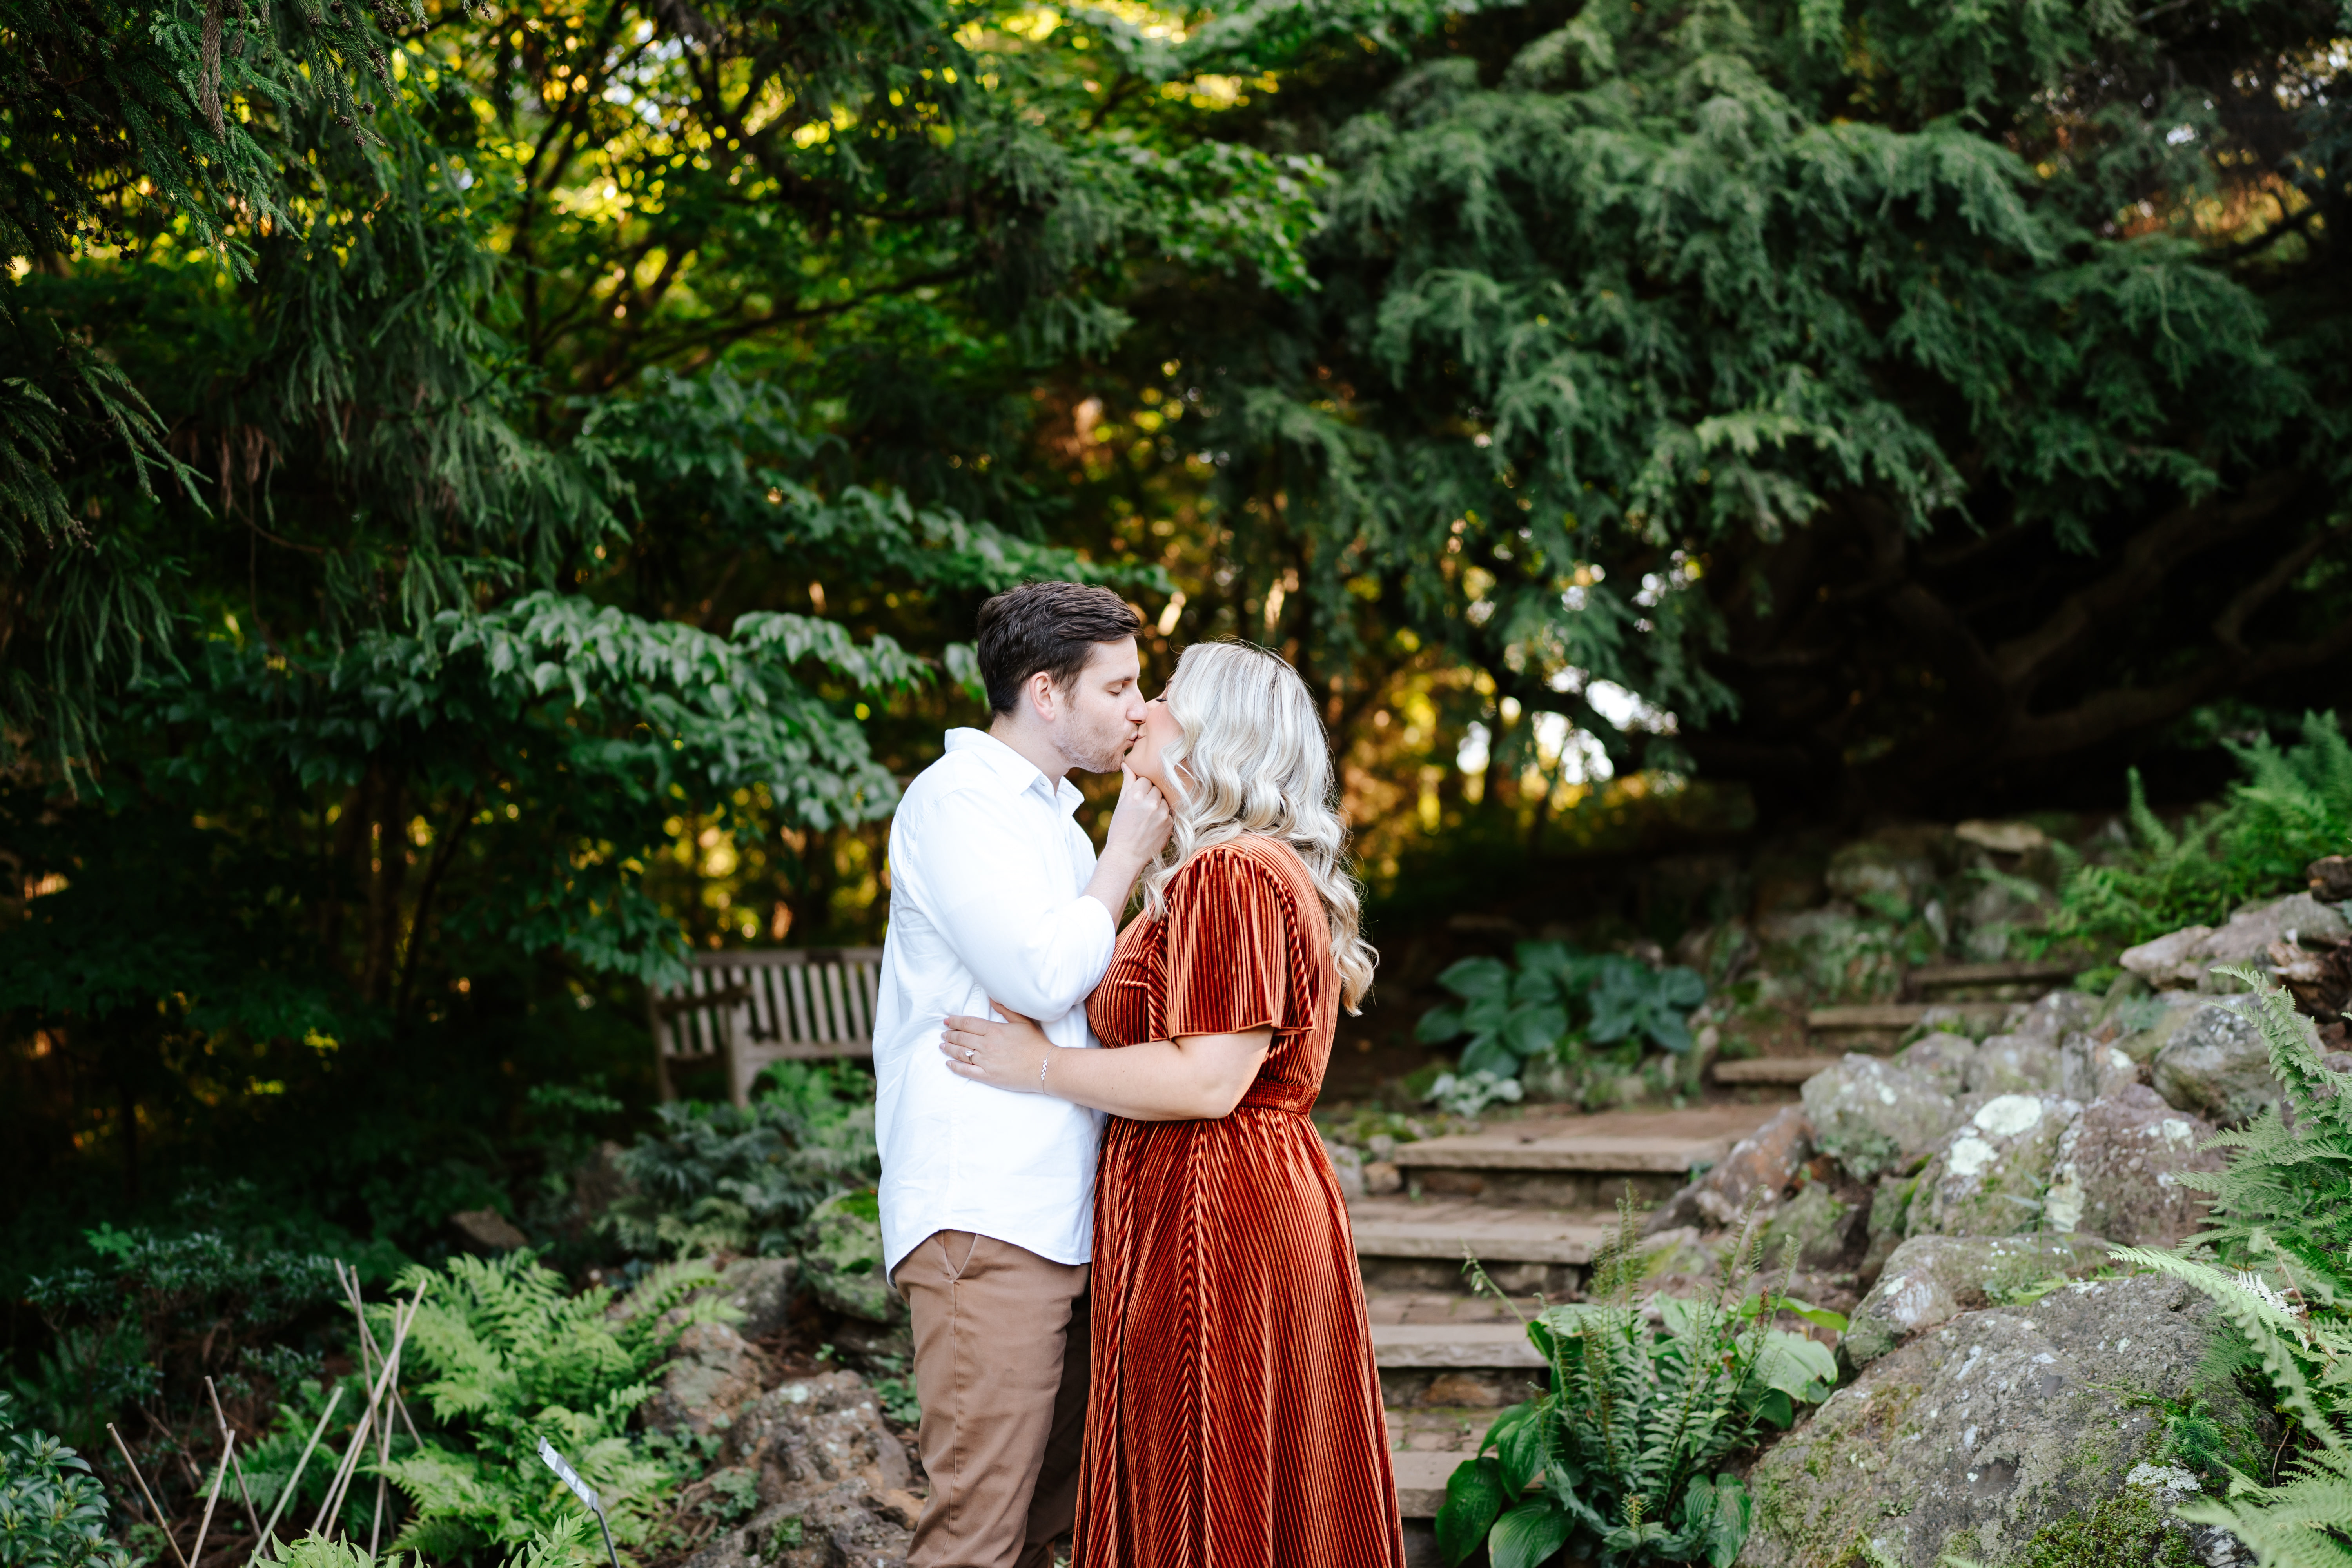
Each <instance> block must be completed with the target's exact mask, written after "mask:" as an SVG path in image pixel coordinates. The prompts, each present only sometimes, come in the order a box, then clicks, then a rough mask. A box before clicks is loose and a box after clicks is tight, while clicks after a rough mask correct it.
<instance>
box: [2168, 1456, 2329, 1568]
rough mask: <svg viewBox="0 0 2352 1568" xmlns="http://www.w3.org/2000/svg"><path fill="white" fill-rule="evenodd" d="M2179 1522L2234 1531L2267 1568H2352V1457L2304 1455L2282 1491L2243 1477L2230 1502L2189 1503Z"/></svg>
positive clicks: (2232, 1491) (2237, 1483)
mask: <svg viewBox="0 0 2352 1568" xmlns="http://www.w3.org/2000/svg"><path fill="white" fill-rule="evenodd" d="M2180 1517H2181V1518H2183V1519H2185V1520H2189V1521H2191V1522H2193V1523H2197V1524H2218V1525H2220V1526H2221V1527H2222V1528H2223V1529H2225V1530H2227V1531H2230V1533H2231V1534H2232V1535H2234V1536H2236V1537H2237V1538H2238V1539H2239V1540H2240V1541H2242V1542H2245V1544H2246V1545H2247V1546H2249V1547H2250V1548H2252V1551H2253V1553H2254V1556H2255V1558H2256V1559H2257V1560H2258V1561H2259V1562H2260V1563H2262V1568H2352V1453H2347V1452H2345V1451H2343V1450H2341V1449H2326V1448H2323V1449H2320V1450H2319V1451H2317V1452H2315V1453H2312V1454H2307V1455H2305V1456H2303V1457H2302V1458H2298V1459H2297V1460H2296V1461H2295V1464H2294V1474H2293V1475H2292V1476H2290V1478H2289V1479H2287V1481H2286V1482H2285V1483H2284V1485H2281V1486H2275V1487H2265V1486H2261V1485H2258V1484H2256V1483H2254V1482H2252V1481H2249V1480H2247V1479H2245V1478H2244V1477H2239V1478H2238V1479H2236V1480H2235V1481H2233V1482H2232V1483H2231V1487H2230V1494H2229V1496H2228V1498H2227V1499H2224V1500H2218V1501H2217V1500H2202V1499H2200V1500H2196V1501H2192V1502H2189V1503H2184V1504H2183V1505H2182V1506H2181V1508H2180Z"/></svg>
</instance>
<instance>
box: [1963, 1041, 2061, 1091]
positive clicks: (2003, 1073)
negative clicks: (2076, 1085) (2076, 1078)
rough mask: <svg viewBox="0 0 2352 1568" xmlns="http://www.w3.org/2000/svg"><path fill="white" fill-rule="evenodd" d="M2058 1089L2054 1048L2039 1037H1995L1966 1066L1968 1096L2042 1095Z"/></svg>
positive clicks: (2056, 1051)
mask: <svg viewBox="0 0 2352 1568" xmlns="http://www.w3.org/2000/svg"><path fill="white" fill-rule="evenodd" d="M2057 1087H2058V1047H2057V1044H2056V1043H2055V1042H2054V1041H2051V1040H2045V1039H2043V1038H2042V1037H2040V1036H2039V1035H1995V1036H1993V1037H1990V1039H1987V1040H1986V1041H1985V1042H1984V1043H1983V1044H1982V1045H1980V1046H1979V1047H1977V1054H1976V1055H1975V1057H1973V1058H1970V1060H1969V1070H1968V1090H1969V1093H1970V1094H2041V1093H2042V1092H2043V1091H2045V1090H2048V1089H2056V1088H2057Z"/></svg>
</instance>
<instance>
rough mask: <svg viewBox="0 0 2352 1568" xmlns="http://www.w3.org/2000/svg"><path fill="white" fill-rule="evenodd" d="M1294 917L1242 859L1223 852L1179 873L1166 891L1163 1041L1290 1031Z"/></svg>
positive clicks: (1269, 879) (1269, 881) (1262, 871)
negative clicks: (1275, 1030) (1167, 1037)
mask: <svg viewBox="0 0 2352 1568" xmlns="http://www.w3.org/2000/svg"><path fill="white" fill-rule="evenodd" d="M1295 919H1296V913H1295V911H1294V910H1292V909H1291V908H1290V904H1289V900H1287V899H1286V897H1285V896H1284V894H1283V892H1282V889H1280V888H1279V886H1278V885H1277V884H1276V879H1275V878H1274V876H1273V875H1272V873H1271V872H1270V871H1268V870H1267V869H1266V868H1265V867H1262V866H1259V865H1257V864H1256V863H1255V860H1254V858H1252V857H1250V856H1248V855H1246V854H1243V853H1240V852H1238V851H1235V850H1232V849H1228V848H1224V847H1219V848H1216V849H1212V850H1209V851H1207V852H1205V853H1204V854H1202V856H1201V857H1200V858H1199V859H1198V860H1196V861H1195V862H1194V863H1193V864H1192V865H1191V866H1189V867H1187V868H1185V869H1184V871H1183V872H1182V873H1181V875H1179V876H1178V877H1177V878H1176V879H1175V883H1174V885H1173V886H1171V888H1170V889H1169V890H1168V919H1167V925H1166V930H1167V933H1168V935H1167V942H1168V972H1167V973H1168V980H1167V984H1168V1005H1167V1031H1168V1035H1169V1037H1171V1038H1175V1037H1181V1036H1185V1035H1239V1034H1244V1033H1246V1032H1248V1031H1249V1030H1252V1029H1265V1028H1277V1029H1278V1028H1284V1027H1287V1026H1290V1025H1291V1024H1292V1023H1293V1021H1294V1020H1293V1019H1292V1018H1291V1012H1292V1008H1293V1005H1294V998H1293V996H1292V994H1291V990H1292V987H1291V974H1290V971H1291V962H1290V959H1291V951H1292V946H1293V944H1294V942H1296V940H1297V933H1296V931H1294V930H1293V929H1292V922H1293V921H1294V920H1295Z"/></svg>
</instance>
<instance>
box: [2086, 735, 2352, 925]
mask: <svg viewBox="0 0 2352 1568" xmlns="http://www.w3.org/2000/svg"><path fill="white" fill-rule="evenodd" d="M2228 744H2229V748H2230V751H2231V754H2232V755H2234V756H2235V757H2236V758H2237V760H2238V764H2239V766H2240V767H2241V768H2242V769H2243V770H2244V771H2245V775H2246V776H2245V777H2244V778H2242V779H2241V780H2240V781H2239V782H2238V783H2236V784H2232V785H2231V787H2230V791H2229V793H2228V795H2226V796H2224V797H2223V799H2222V801H2221V804H2220V805H2217V806H2214V807H2210V808H2208V809H2207V810H2206V811H2205V812H2203V813H2202V814H2201V815H2200V816H2198V817H2196V818H2195V819H2193V820H2191V821H2189V822H2188V823H2186V824H2184V825H2182V826H2180V827H2179V829H2178V830H2176V829H2173V828H2170V827H2168V826H2165V824H2164V822H2163V820H2162V819H2161V818H2160V817H2158V816H2157V815H2156V813H2155V812H2153V811H2151V810H2149V809H2148V805H2147V792H2146V791H2145V790H2144V789H2143V788H2142V786H2141V784H2140V777H2139V773H2138V771H2137V769H2135V770H2133V771H2132V772H2131V773H2129V774H2127V775H2126V776H2127V779H2128V783H2129V795H2130V801H2129V805H2128V806H2127V807H2126V811H2125V820H2126V822H2127V823H2128V824H2129V833H2130V842H2129V844H2128V845H2127V846H2126V847H2125V848H2124V849H2123V850H2122V851H2121V852H2120V853H2119V854H2117V855H2116V857H2114V858H2113V859H2111V860H2110V861H2108V862H2107V863H2105V864H2087V863H2084V861H2083V859H2082V858H2081V857H2080V856H2078V855H2075V854H2074V852H2073V851H2071V850H2068V849H2066V848H2065V847H2063V846H2060V854H2061V856H2062V858H2063V859H2064V860H2065V861H2066V862H2067V865H2066V874H2065V877H2064V879H2063V882H2062V884H2061V886H2060V889H2059V894H2058V908H2057V910H2056V911H2055V912H2054V913H2053V915H2052V916H2051V920H2050V923H2049V927H2048V930H2047V932H2046V934H2045V936H2044V938H2043V939H2042V942H2043V945H2044V947H2045V948H2046V947H2049V946H2054V945H2056V944H2059V943H2062V942H2084V943H2089V944H2091V945H2094V946H2104V947H2108V948H2125V947H2130V946H2132V945H2133V944H2135V943H2137V942H2147V941H2148V940H2149V939H2150V938H2153V937H2158V936H2162V935H2163V934H2164V933H2165V932H2167V931H2178V930H2179V929H2180V928H2181V927H2183V926H2190V925H2219V924H2221V922H2222V921H2226V920H2227V919H2229V917H2230V911H2231V910H2232V909H2234V908H2236V907H2237V906H2238V905H2240V904H2242V903H2244V902H2245V901H2247V900H2250V899H2256V898H2261V897H2264V896H2277V895H2283V894H2286V893H2292V892H2294V891H2295V890H2296V889H2298V888H2300V887H2302V886H2303V884H2304V880H2305V877H2304V868H2305V866H2307V865H2309V864H2310V863H2311V862H2312V861H2314V860H2315V859H2317V858H2320V857H2321V856H2324V855H2333V854H2337V853H2340V852H2342V851H2343V850H2344V849H2345V848H2346V847H2347V839H2352V743H2347V742H2346V740H2345V737H2344V731H2343V730H2342V729H2341V728H2340V727H2339V726H2338V725H2337V723H2336V715H2335V714H2333V713H2307V714H2305V715H2304V720H2303V735H2302V739H2301V740H2300V741H2299V742H2296V743H2295V744H2294V745H2291V746H2285V747H2282V746H2280V745H2278V744H2277V743H2276V742H2273V740H2271V739H2270V737H2268V736H2264V737H2263V738H2262V739H2260V740H2257V741H2255V742H2252V743H2251V744H2245V745H2241V744H2236V743H2228Z"/></svg>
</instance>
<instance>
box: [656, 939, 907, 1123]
mask: <svg viewBox="0 0 2352 1568" xmlns="http://www.w3.org/2000/svg"><path fill="white" fill-rule="evenodd" d="M686 962H687V974H686V984H684V985H682V986H678V987H676V988H664V987H658V986H657V987H654V988H652V989H651V990H650V991H649V992H648V994H647V997H646V1001H647V1005H648V1009H649V1011H650V1012H651V1013H652V1016H653V1030H654V1069H655V1075H656V1079H657V1081H658V1082H659V1083H660V1085H661V1097H662V1098H663V1099H664V1100H675V1099H677V1088H676V1086H675V1085H673V1084H672V1083H671V1081H670V1074H669V1067H670V1063H672V1062H674V1061H677V1062H693V1061H708V1060H709V1059H710V1058H714V1057H715V1058H719V1060H720V1061H722V1062H724V1063H725V1064H726V1068H727V1095H728V1098H729V1099H730V1100H733V1101H734V1102H735V1103H736V1104H738V1105H744V1104H748V1103H749V1102H750V1100H751V1080H752V1079H755V1078H757V1077H758V1076H759V1075H760V1069H761V1068H763V1067H766V1066H767V1065H768V1064H769V1063H770V1062H773V1061H786V1060H807V1059H810V1058H824V1057H867V1058H871V1057H872V1056H873V1055H874V993H875V987H876V986H877V984H878V983H879V981H880V978H881V973H882V950H881V949H880V948H878V947H807V948H784V947H772V948H741V949H737V950H734V951H732V952H698V953H695V954H692V955H691V956H689V957H688V959H687V961H686Z"/></svg>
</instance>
